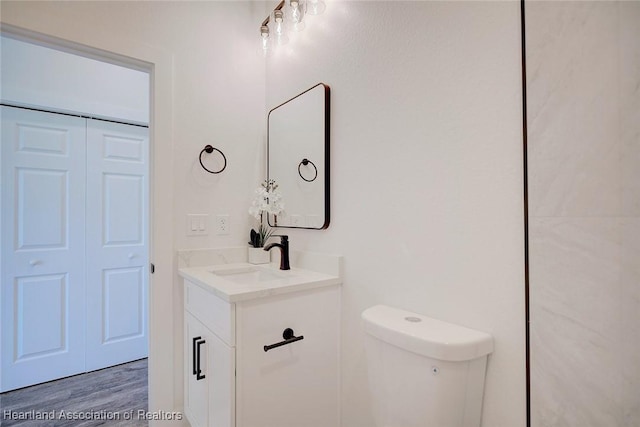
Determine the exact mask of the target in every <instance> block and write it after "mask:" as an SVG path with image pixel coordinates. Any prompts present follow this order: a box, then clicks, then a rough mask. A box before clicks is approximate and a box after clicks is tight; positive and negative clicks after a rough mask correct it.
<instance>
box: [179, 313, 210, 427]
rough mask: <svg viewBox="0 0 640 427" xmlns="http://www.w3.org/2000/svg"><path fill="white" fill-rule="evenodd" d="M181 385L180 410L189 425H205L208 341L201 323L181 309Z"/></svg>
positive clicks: (207, 404)
mask: <svg viewBox="0 0 640 427" xmlns="http://www.w3.org/2000/svg"><path fill="white" fill-rule="evenodd" d="M184 321H185V327H184V329H185V330H184V336H185V345H184V366H185V373H184V376H185V387H184V410H185V414H186V416H187V418H188V419H189V422H190V423H191V426H192V427H206V426H208V425H209V381H210V380H211V378H209V376H208V373H209V366H208V359H207V354H208V353H209V351H208V350H209V347H210V345H211V342H210V340H209V331H208V330H207V328H205V327H204V325H203V324H202V323H201V322H200V321H198V320H197V319H196V318H195V317H193V316H192V315H191V314H190V313H188V312H185V319H184Z"/></svg>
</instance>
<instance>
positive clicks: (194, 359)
mask: <svg viewBox="0 0 640 427" xmlns="http://www.w3.org/2000/svg"><path fill="white" fill-rule="evenodd" d="M200 339H202V337H195V338H193V342H192V343H191V356H192V357H193V364H192V365H191V366H193V375H197V374H198V369H197V368H196V364H197V363H198V357H197V356H196V342H197V341H198V340H200Z"/></svg>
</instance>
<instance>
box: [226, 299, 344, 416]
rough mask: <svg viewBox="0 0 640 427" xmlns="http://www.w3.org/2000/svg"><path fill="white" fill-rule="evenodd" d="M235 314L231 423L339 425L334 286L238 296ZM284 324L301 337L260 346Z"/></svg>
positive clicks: (279, 334)
mask: <svg viewBox="0 0 640 427" xmlns="http://www.w3.org/2000/svg"><path fill="white" fill-rule="evenodd" d="M236 315H237V320H238V326H237V334H238V337H237V346H236V427H256V426H269V427H274V426H277V427H300V426H304V427H327V426H337V425H339V424H340V413H339V399H340V396H339V394H338V390H339V389H340V379H339V376H338V373H339V353H340V352H339V347H338V345H339V342H340V339H339V337H340V329H339V328H340V325H339V321H340V304H339V288H338V287H337V286H335V287H323V288H319V289H313V290H308V291H302V292H296V293H290V294H286V295H279V296H274V297H268V298H264V299H256V300H250V301H242V302H239V303H237V313H236ZM287 328H291V329H293V331H294V333H295V336H297V337H300V336H302V337H304V338H303V339H302V340H299V341H295V342H291V343H290V344H285V345H282V346H280V347H275V348H272V349H269V350H268V351H265V350H264V346H265V345H267V346H269V345H272V344H277V343H278V342H282V341H283V331H284V330H285V329H287Z"/></svg>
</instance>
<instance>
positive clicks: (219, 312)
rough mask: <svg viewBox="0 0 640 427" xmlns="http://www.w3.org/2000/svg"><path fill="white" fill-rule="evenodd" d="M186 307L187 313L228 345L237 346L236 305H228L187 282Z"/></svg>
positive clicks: (185, 289) (185, 285)
mask: <svg viewBox="0 0 640 427" xmlns="http://www.w3.org/2000/svg"><path fill="white" fill-rule="evenodd" d="M184 305H185V308H186V309H187V311H189V312H190V313H191V314H192V315H193V316H195V317H196V318H197V319H198V320H200V321H201V322H202V323H203V324H204V325H205V326H206V327H207V328H209V329H210V330H211V332H213V333H214V334H216V335H217V336H218V338H220V339H221V340H222V341H224V342H225V343H226V344H227V345H229V346H231V347H233V346H235V345H236V325H235V318H236V316H235V304H232V303H228V302H226V301H224V300H222V299H220V298H218V297H217V296H215V295H214V294H212V293H211V292H208V291H206V290H205V289H202V288H201V287H200V286H198V285H196V284H194V283H191V282H189V281H188V280H185V281H184Z"/></svg>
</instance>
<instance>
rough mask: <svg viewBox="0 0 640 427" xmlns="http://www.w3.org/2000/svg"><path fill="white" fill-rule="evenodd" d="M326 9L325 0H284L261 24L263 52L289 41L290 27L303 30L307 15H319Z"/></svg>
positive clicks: (265, 52)
mask: <svg viewBox="0 0 640 427" xmlns="http://www.w3.org/2000/svg"><path fill="white" fill-rule="evenodd" d="M325 9H326V5H325V3H324V0H282V1H281V2H280V3H278V5H277V6H276V7H275V9H273V13H271V14H269V16H267V17H266V18H265V20H264V21H262V25H261V26H260V41H261V46H262V53H263V54H265V55H266V54H267V53H269V51H270V50H272V49H273V47H274V46H280V45H283V44H286V43H288V41H289V36H288V34H287V33H288V31H289V29H291V30H293V31H302V30H303V29H304V27H305V21H304V17H305V15H307V14H309V15H319V14H321V13H322V12H324V10H325Z"/></svg>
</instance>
